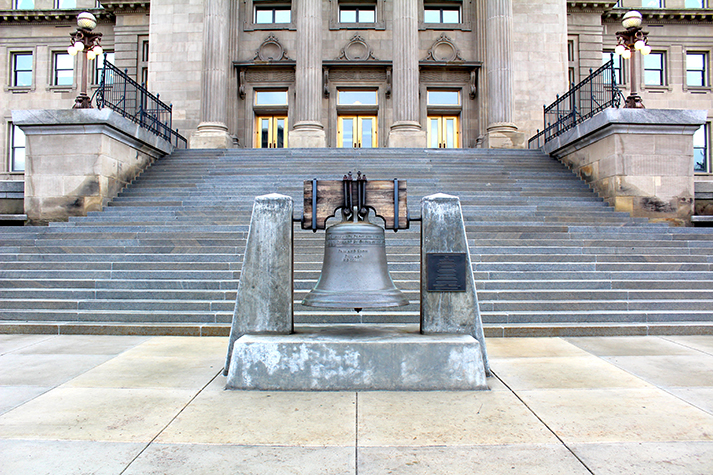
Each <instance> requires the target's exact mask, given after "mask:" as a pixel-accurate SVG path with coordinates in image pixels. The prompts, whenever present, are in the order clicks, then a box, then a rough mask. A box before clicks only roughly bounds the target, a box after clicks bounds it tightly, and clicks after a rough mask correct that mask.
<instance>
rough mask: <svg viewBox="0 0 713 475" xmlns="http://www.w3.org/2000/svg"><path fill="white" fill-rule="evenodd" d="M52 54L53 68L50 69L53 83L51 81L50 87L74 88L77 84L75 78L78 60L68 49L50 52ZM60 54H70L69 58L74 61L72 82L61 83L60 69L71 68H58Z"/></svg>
mask: <svg viewBox="0 0 713 475" xmlns="http://www.w3.org/2000/svg"><path fill="white" fill-rule="evenodd" d="M50 54H51V55H52V64H51V67H52V70H51V71H50V78H51V83H50V89H72V88H73V87H74V86H75V79H76V74H75V71H76V68H75V66H76V62H75V59H74V57H73V56H71V55H70V54H69V53H67V51H66V50H65V51H52V52H51V53H50ZM60 56H69V59H70V60H71V61H72V69H71V71H72V82H71V84H59V82H58V80H59V74H58V73H59V72H60V71H70V70H69V69H60V68H58V64H57V62H58V59H59V57H60Z"/></svg>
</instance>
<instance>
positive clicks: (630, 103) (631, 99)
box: [624, 94, 646, 109]
mask: <svg viewBox="0 0 713 475" xmlns="http://www.w3.org/2000/svg"><path fill="white" fill-rule="evenodd" d="M624 109H646V107H644V103H643V101H642V100H641V96H640V95H638V94H630V95H629V96H628V97H627V98H626V102H624Z"/></svg>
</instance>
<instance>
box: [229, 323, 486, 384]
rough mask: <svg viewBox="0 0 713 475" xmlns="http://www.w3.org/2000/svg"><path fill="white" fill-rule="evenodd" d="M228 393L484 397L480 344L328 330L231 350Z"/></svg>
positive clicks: (244, 340)
mask: <svg viewBox="0 0 713 475" xmlns="http://www.w3.org/2000/svg"><path fill="white" fill-rule="evenodd" d="M226 387H227V388H229V389H265V390H297V391H300V390H305V391H306V390H324V391H337V390H344V391H359V390H413V391H420V390H452V389H461V390H467V389H488V386H487V382H486V378H485V372H484V369H483V360H482V353H481V349H480V344H479V343H478V341H477V340H476V339H475V338H473V337H472V336H469V335H457V334H437V335H421V334H419V333H418V331H417V328H416V327H415V325H402V326H395V325H391V326H382V325H378V326H376V325H374V326H361V325H338V326H335V325H328V326H323V327H306V328H304V329H301V330H300V331H299V332H298V333H295V334H292V335H283V336H276V335H245V336H243V337H241V338H240V339H239V340H237V341H236V342H235V345H234V347H233V353H232V361H231V363H230V372H229V373H228V378H227V382H226Z"/></svg>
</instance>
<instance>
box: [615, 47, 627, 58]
mask: <svg viewBox="0 0 713 475" xmlns="http://www.w3.org/2000/svg"><path fill="white" fill-rule="evenodd" d="M624 51H626V46H624V45H616V48H614V52H615V53H616V54H618V55H619V56H621V55H622V54H624Z"/></svg>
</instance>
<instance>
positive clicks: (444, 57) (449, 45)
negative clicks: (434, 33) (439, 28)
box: [424, 33, 463, 62]
mask: <svg viewBox="0 0 713 475" xmlns="http://www.w3.org/2000/svg"><path fill="white" fill-rule="evenodd" d="M424 61H437V62H452V61H463V58H461V57H460V50H459V49H458V47H457V46H456V44H455V42H453V40H451V39H450V38H448V37H447V36H446V35H445V33H442V34H441V36H440V37H439V38H438V39H437V40H436V41H434V42H433V44H432V45H431V47H430V48H429V50H428V54H427V55H426V59H424Z"/></svg>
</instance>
